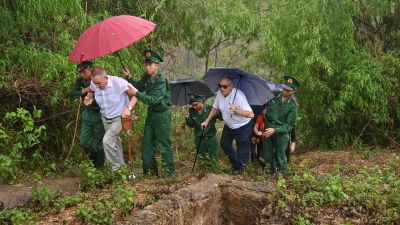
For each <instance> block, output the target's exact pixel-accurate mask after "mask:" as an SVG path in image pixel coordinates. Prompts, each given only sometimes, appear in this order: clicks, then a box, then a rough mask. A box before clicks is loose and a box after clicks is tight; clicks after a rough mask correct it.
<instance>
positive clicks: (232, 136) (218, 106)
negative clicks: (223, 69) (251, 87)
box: [201, 77, 254, 173]
mask: <svg viewBox="0 0 400 225" xmlns="http://www.w3.org/2000/svg"><path fill="white" fill-rule="evenodd" d="M218 86H219V91H218V93H217V96H216V98H215V102H214V105H213V108H212V110H211V112H210V114H209V116H208V117H207V119H206V120H205V121H204V122H203V123H202V124H201V125H202V126H205V127H207V125H208V123H209V122H210V120H211V118H213V117H214V116H215V114H216V113H217V112H218V110H220V111H221V113H222V118H223V120H224V121H225V126H224V128H223V131H222V136H221V147H222V149H223V150H224V152H225V154H226V155H227V156H228V158H229V161H230V162H231V165H232V170H233V171H236V172H239V173H243V172H244V169H245V166H246V164H247V161H248V159H249V152H250V136H251V131H252V126H251V122H250V121H251V118H253V117H254V113H253V111H252V109H251V107H250V105H249V103H248V101H247V98H246V96H245V95H244V94H243V92H242V91H241V90H239V89H236V88H234V87H233V83H232V80H231V79H229V78H227V77H226V78H222V79H221V81H220V82H219V84H218ZM233 140H235V141H236V152H235V150H234V149H233V146H232V142H233Z"/></svg>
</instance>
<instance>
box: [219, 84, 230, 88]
mask: <svg viewBox="0 0 400 225" xmlns="http://www.w3.org/2000/svg"><path fill="white" fill-rule="evenodd" d="M229 86H231V85H222V84H218V87H219V88H223V89H227V88H228V87H229Z"/></svg>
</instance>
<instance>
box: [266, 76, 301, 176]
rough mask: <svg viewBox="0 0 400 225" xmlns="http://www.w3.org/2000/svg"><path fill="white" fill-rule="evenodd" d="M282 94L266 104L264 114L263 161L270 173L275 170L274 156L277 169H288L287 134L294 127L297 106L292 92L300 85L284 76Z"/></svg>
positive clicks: (283, 170) (290, 77)
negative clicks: (277, 164) (268, 167)
mask: <svg viewBox="0 0 400 225" xmlns="http://www.w3.org/2000/svg"><path fill="white" fill-rule="evenodd" d="M284 79H285V83H284V84H283V89H282V92H281V93H280V94H279V95H277V96H276V97H275V98H273V99H271V100H270V101H268V102H267V105H266V112H265V120H264V121H265V125H264V126H265V128H266V129H265V132H264V146H263V147H264V160H265V163H266V164H267V165H269V166H270V171H271V172H272V173H274V172H275V170H276V165H275V161H276V160H275V155H276V158H277V159H278V160H277V161H278V163H279V169H280V170H281V171H282V172H285V171H286V170H287V167H288V163H287V159H286V154H285V151H286V148H287V146H288V143H289V132H290V131H291V130H292V129H293V127H295V125H296V119H297V112H298V104H297V101H295V99H294V96H293V94H294V92H295V91H296V89H297V88H298V87H300V83H299V82H298V81H297V80H296V79H295V78H294V77H292V76H284Z"/></svg>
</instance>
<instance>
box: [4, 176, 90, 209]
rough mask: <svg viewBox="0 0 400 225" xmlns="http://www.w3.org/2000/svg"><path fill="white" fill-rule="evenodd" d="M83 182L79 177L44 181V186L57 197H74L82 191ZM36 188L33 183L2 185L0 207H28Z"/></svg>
mask: <svg viewBox="0 0 400 225" xmlns="http://www.w3.org/2000/svg"><path fill="white" fill-rule="evenodd" d="M81 181H82V178H79V177H63V178H60V179H54V180H44V181H43V184H42V186H44V187H47V188H49V190H50V191H51V192H52V193H54V195H55V196H63V195H72V194H74V193H76V192H77V191H78V190H79V189H80V184H81ZM40 187H41V186H39V187H38V188H40ZM34 188H35V184H34V182H32V181H27V182H24V183H20V184H16V185H0V205H3V208H2V209H1V210H3V209H12V208H15V207H19V206H24V205H26V204H27V203H29V202H30V201H31V199H32V190H33V189H34Z"/></svg>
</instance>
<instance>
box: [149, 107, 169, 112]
mask: <svg viewBox="0 0 400 225" xmlns="http://www.w3.org/2000/svg"><path fill="white" fill-rule="evenodd" d="M167 109H168V108H166V109H153V108H149V110H150V111H152V112H165V111H167Z"/></svg>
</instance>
